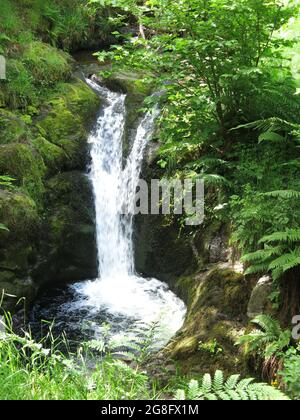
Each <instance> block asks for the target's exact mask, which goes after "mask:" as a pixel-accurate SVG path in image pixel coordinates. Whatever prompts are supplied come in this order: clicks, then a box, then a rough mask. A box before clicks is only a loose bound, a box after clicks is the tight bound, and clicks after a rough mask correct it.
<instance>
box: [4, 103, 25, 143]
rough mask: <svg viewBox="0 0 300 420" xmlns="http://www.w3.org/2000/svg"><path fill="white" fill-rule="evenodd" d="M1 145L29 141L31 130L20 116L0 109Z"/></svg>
mask: <svg viewBox="0 0 300 420" xmlns="http://www.w3.org/2000/svg"><path fill="white" fill-rule="evenodd" d="M0 128H1V130H0V144H9V143H22V142H25V141H27V140H28V137H29V130H28V127H27V126H26V124H25V122H24V121H23V120H22V118H20V116H18V115H16V114H14V113H13V112H11V111H9V110H8V109H0Z"/></svg>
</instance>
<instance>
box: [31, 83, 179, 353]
mask: <svg viewBox="0 0 300 420" xmlns="http://www.w3.org/2000/svg"><path fill="white" fill-rule="evenodd" d="M87 83H88V84H89V86H90V87H91V88H92V89H93V90H95V91H96V92H97V93H98V95H99V96H100V98H101V99H102V106H101V109H100V112H99V115H98V117H97V122H96V124H95V127H94V129H93V130H92V132H91V134H90V136H89V145H90V154H91V164H90V167H89V169H88V173H87V177H88V178H89V179H90V181H91V184H92V186H93V192H94V202H95V214H96V244H97V253H98V278H97V279H92V280H88V281H83V282H79V283H73V284H69V285H67V286H62V287H57V288H52V289H51V290H47V291H46V292H45V293H44V294H42V295H41V296H40V297H39V299H38V300H37V301H36V302H35V304H34V306H33V309H32V311H31V314H30V324H31V328H32V329H33V331H40V330H41V321H43V320H45V321H50V322H53V323H54V327H53V329H54V332H55V333H62V332H65V333H66V335H67V337H68V338H69V339H70V340H71V341H74V342H80V341H83V340H89V339H101V338H103V337H104V336H107V334H108V335H109V337H111V338H113V339H117V338H121V339H122V337H125V338H126V336H130V334H132V330H133V329H135V328H139V327H141V328H144V327H145V326H149V327H150V326H151V325H154V324H155V325H156V333H155V334H156V335H155V341H156V348H161V347H162V346H164V345H165V344H166V343H167V342H168V341H169V340H170V339H171V337H172V336H173V335H174V334H175V333H176V332H177V331H178V330H179V329H180V328H181V326H182V324H183V322H184V317H185V313H186V308H185V305H184V303H183V302H182V301H181V300H180V299H179V298H178V297H176V295H175V294H174V293H173V292H172V291H170V290H169V288H168V286H167V285H166V284H165V283H163V282H161V281H159V280H157V279H147V278H143V277H140V276H139V275H138V274H137V273H136V270H135V262H134V249H133V232H134V202H135V194H136V188H137V185H138V182H139V178H140V174H141V167H142V163H143V157H144V154H145V150H146V147H147V144H148V142H149V140H150V139H151V137H152V135H153V131H154V128H155V120H156V117H157V116H158V113H159V111H158V109H157V108H154V109H153V110H152V111H149V112H148V113H147V114H146V115H144V117H142V118H141V120H140V123H139V125H138V128H137V130H136V132H135V135H134V136H133V138H132V139H131V147H130V152H129V155H128V157H127V158H126V159H124V153H123V146H124V145H123V142H124V133H125V125H126V105H125V103H126V95H124V94H122V93H116V92H111V91H109V90H108V89H107V88H105V87H101V86H99V85H98V84H96V83H94V82H93V81H91V80H89V79H88V80H87ZM124 208H126V209H127V212H126V214H123V213H124V212H123V209H124ZM74 247H76V243H74ZM108 326H109V327H108ZM42 328H43V327H42Z"/></svg>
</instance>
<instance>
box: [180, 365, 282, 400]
mask: <svg viewBox="0 0 300 420" xmlns="http://www.w3.org/2000/svg"><path fill="white" fill-rule="evenodd" d="M175 398H176V399H180V400H210V401H214V400H223V401H228V400H235V401H239V400H244V401H246V400H288V398H287V397H286V396H285V395H284V394H283V393H282V392H281V391H279V390H278V389H275V388H272V387H271V386H269V385H267V384H264V383H254V379H252V378H249V379H242V380H240V375H232V376H230V377H229V378H228V379H227V380H226V382H225V381H224V376H223V372H221V371H216V373H215V375H214V377H213V378H212V377H211V375H210V374H206V375H204V377H203V379H202V381H201V383H199V382H198V381H195V380H192V381H191V382H190V383H189V384H188V388H187V391H184V390H178V391H177V393H176V396H175Z"/></svg>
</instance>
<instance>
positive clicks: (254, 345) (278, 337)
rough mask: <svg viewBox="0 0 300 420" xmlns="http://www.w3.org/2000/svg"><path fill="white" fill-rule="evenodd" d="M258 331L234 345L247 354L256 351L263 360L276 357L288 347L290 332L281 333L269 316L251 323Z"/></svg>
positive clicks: (261, 316)
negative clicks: (239, 346)
mask: <svg viewBox="0 0 300 420" xmlns="http://www.w3.org/2000/svg"><path fill="white" fill-rule="evenodd" d="M251 322H252V323H253V324H255V325H256V326H258V327H259V328H260V329H256V330H254V331H253V332H251V333H250V334H245V335H243V336H242V337H240V338H239V339H238V340H237V342H236V345H242V346H245V349H246V351H247V352H250V353H251V352H255V351H258V352H259V353H261V354H262V355H263V356H264V357H265V359H269V358H270V357H272V356H276V355H277V354H279V353H280V352H282V351H283V350H284V349H285V348H286V347H288V346H289V344H290V342H291V338H292V334H291V331H289V330H286V331H283V330H282V329H281V327H280V324H279V322H278V321H277V320H275V319H273V318H272V317H271V316H269V315H259V316H257V317H256V318H254V319H253V320H252V321H251Z"/></svg>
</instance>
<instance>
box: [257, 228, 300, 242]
mask: <svg viewBox="0 0 300 420" xmlns="http://www.w3.org/2000/svg"><path fill="white" fill-rule="evenodd" d="M272 242H300V229H289V230H286V231H285V232H275V233H273V234H272V235H267V236H264V237H263V238H262V239H260V241H259V243H260V244H263V243H272Z"/></svg>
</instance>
